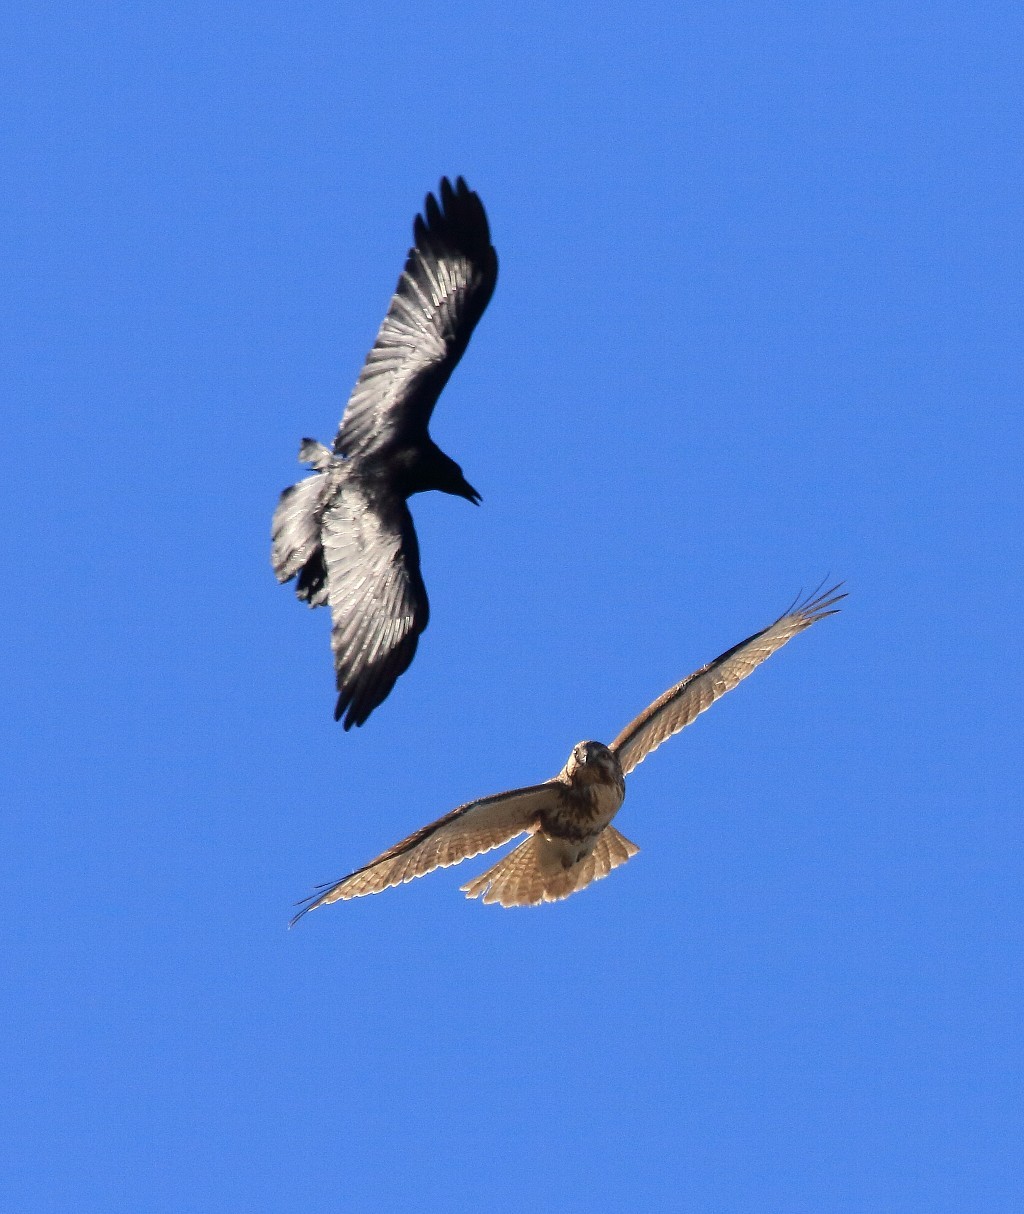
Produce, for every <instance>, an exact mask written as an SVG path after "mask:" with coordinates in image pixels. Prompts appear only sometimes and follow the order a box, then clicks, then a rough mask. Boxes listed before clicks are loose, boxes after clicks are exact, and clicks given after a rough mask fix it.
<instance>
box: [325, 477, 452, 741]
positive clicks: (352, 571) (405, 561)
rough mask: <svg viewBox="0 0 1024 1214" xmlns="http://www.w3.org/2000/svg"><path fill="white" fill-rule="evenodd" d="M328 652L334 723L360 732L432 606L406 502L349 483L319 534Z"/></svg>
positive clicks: (407, 657) (403, 665)
mask: <svg viewBox="0 0 1024 1214" xmlns="http://www.w3.org/2000/svg"><path fill="white" fill-rule="evenodd" d="M320 542H321V544H322V545H323V563H324V568H325V569H326V574H327V599H328V602H329V603H330V607H331V648H332V649H333V650H334V669H335V673H336V675H337V686H338V702H337V705H336V706H335V709H334V719H335V720H336V721H337V720H339V719H340V718H341V716H342V715H343V714H345V728H346V729H351V727H352V726H353V725H362V723H363V722H364V721H365V720H366V718H367V717H368V716H369V715H370V713H371V712H372V711H373V710H374V709H375V708H376V707H377V705H378V704H380V703H382V702H383V700H385V699H386V698H387V696H388V693H389V692H390V691H391V688H392V687H394V685H395V680H396V679H397V678H398V676H399V675H400V674H402V673H403V671H405V670H406V669H407V668H408V666H409V663H410V662H411V661H412V659H413V655H414V654H415V652H416V645H417V643H418V641H419V635H420V633H421V632H422V631H423V629H424V628H426V626H427V618H428V616H429V605H428V603H427V591H426V587H425V586H424V585H423V578H422V576H421V574H420V552H419V544H418V543H417V542H416V532H415V530H414V529H413V525H412V516H411V515H410V514H409V509H408V507H407V506H406V504H405V501H404V499H403V498H401V497H399V496H398V495H397V494H388V493H386V492H383V491H381V490H380V489H379V488H378V487H374V488H372V489H371V488H368V487H367V486H365V485H364V484H362V483H361V482H360V481H359V480H358V478H356V477H349V478H347V479H346V480H345V481H344V483H343V485H342V488H341V491H340V492H338V493H337V494H336V495H335V497H334V499H333V500H332V501H331V503H330V505H329V506H328V507H327V508H326V509H325V510H324V513H323V519H322V522H321V528H320Z"/></svg>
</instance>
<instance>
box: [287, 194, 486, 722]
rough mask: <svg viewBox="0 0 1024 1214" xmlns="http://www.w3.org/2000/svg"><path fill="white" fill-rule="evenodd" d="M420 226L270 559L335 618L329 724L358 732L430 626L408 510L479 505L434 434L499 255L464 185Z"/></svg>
mask: <svg viewBox="0 0 1024 1214" xmlns="http://www.w3.org/2000/svg"><path fill="white" fill-rule="evenodd" d="M440 193H441V202H440V205H438V201H437V199H436V198H435V197H434V195H433V194H428V195H427V199H426V205H425V206H424V211H423V214H422V215H417V216H416V220H415V222H414V224H413V240H414V243H413V247H412V248H411V249H410V250H409V256H408V258H407V260H406V263H405V269H404V270H403V271H402V276H401V278H399V280H398V286H397V288H396V289H395V294H394V297H393V298H392V300H391V306H390V307H389V308H388V313H387V316H385V317H384V323H383V324H382V325H381V327H380V332H379V333H378V334H377V340H376V341H375V342H374V344H373V349H372V350H371V351H370V353H369V355H368V356H367V359H366V362H365V363H364V364H363V369H362V371H361V372H360V373H359V378H358V380H357V381H356V386H355V388H354V389H353V391H352V395H351V397H350V398H349V402H348V404H347V406H346V407H345V413H344V416H343V417H342V419H341V427H340V428H339V430H338V433H337V435H336V437H335V439H334V447H333V450H328V448H327V447H325V446H323V444H322V443H318V442H316V441H315V440H314V439H311V438H305V439H303V440H302V445H301V446H300V448H299V460H300V461H301V462H303V463H307V464H309V466H310V467H311V468H312V469H313V475H312V476H309V477H307V478H306V479H305V480H301V481H299V483H298V484H297V485H292V486H291V488H289V489H286V490H285V491H284V492H283V493H282V494H281V499H280V501H279V502H278V505H277V509H276V510H275V511H274V522H273V528H272V548H271V561H272V563H273V566H274V573H275V574H276V575H277V580H278V581H279V582H287V581H290V580H291V579H292V578H295V577H297V579H298V580H297V582H296V586H295V593H296V594H297V595H298V597H299V598H300V599H302V600H304V601H305V602H307V603H308V604H309V605H310V607H322V606H323V605H324V604H325V603H329V604H330V607H331V648H332V649H333V650H334V668H335V671H336V672H337V685H338V702H337V704H336V706H335V709H334V719H335V720H338V719H340V718H341V716H342V715H343V714H344V715H345V728H346V729H350V728H351V727H352V726H353V725H362V724H363V722H364V721H365V720H366V718H367V717H368V716H369V715H370V713H371V712H373V710H374V709H375V708H376V707H377V705H378V704H380V703H382V702H383V701H384V700H385V699H386V698H387V696H388V694H389V693H390V691H391V688H392V687H394V685H395V680H396V679H397V678H398V676H399V675H400V674H402V672H403V671H404V670H406V669H407V668H408V666H409V663H410V662H411V661H412V659H413V654H415V652H416V645H417V642H418V640H419V635H420V633H421V632H422V631H423V630H424V628H426V626H427V618H428V614H429V607H428V603H427V591H426V588H425V587H424V585H423V578H422V576H421V574H420V553H419V545H418V544H417V542H416V531H415V529H414V528H413V523H412V516H411V515H410V513H409V507H408V506H407V504H406V499H407V498H409V497H411V496H412V494H414V493H423V492H425V491H426V490H427V489H440V490H441V491H442V492H443V493H452V494H454V495H455V496H457V497H464V498H466V499H468V500H469V501H471V502H473V503H474V504H477V503H479V501H480V494H479V493H477V491H476V490H475V489H474V488H473V486H472V485H470V484H469V482H468V481H467V480H466V478H465V477H464V476H463V475H462V469H461V468H460V467H459V465H458V464H457V463H456V462H455V461H454V460H453V459H450V458H449V457H448V456H447V455H445V453H444V452H443V451H442V450H441V449H440V447H438V446H437V445H436V444H435V443H434V441H433V440H432V439H431V437H430V434H429V433H428V431H427V426H428V423H429V422H430V416H431V414H432V413H433V411H434V405H435V403H436V402H437V398H438V396H439V395H440V394H441V390H442V389H443V388H444V386H445V384H446V383H447V382H448V377H449V376H450V375H451V373H452V371H453V370H454V369H455V366H456V364H457V363H458V361H459V359H460V358H461V357H462V355H463V353H464V351H465V349H466V346H467V345H468V343H469V339H470V336H471V334H472V332H473V330H474V328H475V327H476V323H477V321H478V320H479V319H480V317H481V316H482V315H483V312H484V309H485V308H486V307H487V303H488V301H489V300H490V298H491V294H492V293H493V291H494V284H495V282H496V280H497V277H498V256H497V254H496V253H495V251H494V249H493V247H492V246H491V236H490V230H489V228H488V225H487V215H486V213H485V211H484V208H483V204H482V203H481V201H480V199H479V198H478V197H477V195H476V194H474V193H473V191H472V190H470V189H469V187H468V186H467V185H466V183H465V181H463V179H462V178H461V177H459V178H458V179H457V181H456V182H455V186H454V187H453V186H452V184H451V182H449V180H448V178H447V177H445V178H443V179H442V181H441V191H440Z"/></svg>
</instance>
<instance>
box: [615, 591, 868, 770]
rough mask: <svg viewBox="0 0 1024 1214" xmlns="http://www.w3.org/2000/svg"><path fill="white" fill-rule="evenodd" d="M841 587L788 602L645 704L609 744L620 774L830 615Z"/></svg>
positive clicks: (815, 592) (837, 600) (631, 767)
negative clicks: (747, 634) (786, 606)
mask: <svg viewBox="0 0 1024 1214" xmlns="http://www.w3.org/2000/svg"><path fill="white" fill-rule="evenodd" d="M841 585H842V583H841V582H840V583H839V584H838V585H835V586H832V587H831V588H830V589H829V590H824V591H822V590H821V588H820V587H819V588H818V590H816V591H813V592H812V593H811V594H810V595H809V596H808V597H807V598H806V599H804V601H803V602H797V603H794V604H793V606H792V607H790V609H789V610H788V611H787V612H785V613H784V614H783V615H781V616H779V618H778V619H777V620H776V621H775V623H774V624H772V625H770V626H769V627H768V628H763V629H762V630H761V631H760V632H755V633H754V635H753V636H750V637H747V639H746V640H745V641H740V643H739V644H738V645H734V646H733V647H732V649H729V650H727V651H726V652H725V653H723V654H722V655H721V656H720V657H717V658H715V660H714V661H713V662H709V663H708V664H707V666H703V667H702V668H701V669H700V670H697V671H695V672H694V673H693V674H691V675H688V676H687V677H686V678H685V679H683V681H682V682H681V683H677V684H676V685H675V687H671V688H669V690H668V691H666V692H665V694H664V695H663V696H660V697H659V698H658V699H657V700H655V701H654V703H653V704H651V705H650V706H649V707H648V708H645V709H644V711H643V712H642V713H641V714H640V715H639V716H638V717H637V718H636V719H635V720H633V721H631V722H630V723H629V724H628V725H627V726H626V728H625V729H624V730H623V731H622V732H621V733H620V734H619V736H618V737H617V738H616V739H615V741H614V742H613V743H612V744H611V749H612V750H613V751H615V753H616V754H617V755H618V757H619V762H620V763H621V764H622V771H623V774H627V773H629V772H631V771H632V770H633V768H634V767H636V765H637V764H638V763H640V762H641V761H642V760H643V759H645V758H646V757H647V756H648V755H649V754H650V753H651V751H652V750H655V749H656V748H657V747H658V746H660V745H661V744H662V742H664V741H665V739H666V738H670V737H671V736H672V735H673V734H674V733H678V732H679V730H680V729H682V728H684V726H686V725H689V724H690V722H691V721H693V720H694V719H695V718H696V717H697V716H699V715H700V713H702V712H703V711H704V710H705V709H706V708H710V707H711V705H712V704H713V703H714V702H715V700H717V699H718V698H719V697H720V696H723V695H725V693H726V692H727V691H731V690H732V689H733V688H734V687H735V686H736V685H737V683H740V682H741V681H742V680H743V679H745V678H746V677H747V675H748V674H750V673H751V672H752V671H753V670H754V669H756V667H758V666H760V665H761V663H762V662H763V661H764V660H765V658H768V657H771V655H772V654H773V653H774V652H775V651H776V650H777V649H781V648H782V646H783V645H785V644H786V642H787V641H790V640H792V639H793V637H795V636H796V634H797V633H798V632H803V631H804V629H805V628H810V626H811V625H812V624H814V623H816V622H817V621H818V620H821V619H824V618H825V616H827V615H835V613H836V612H837V611H838V610H839V608H838V607H836V606H835V604H836V603H838V602H839V600H840V599H843V598H845V597H846V594H845V592H842V593H840V586H841Z"/></svg>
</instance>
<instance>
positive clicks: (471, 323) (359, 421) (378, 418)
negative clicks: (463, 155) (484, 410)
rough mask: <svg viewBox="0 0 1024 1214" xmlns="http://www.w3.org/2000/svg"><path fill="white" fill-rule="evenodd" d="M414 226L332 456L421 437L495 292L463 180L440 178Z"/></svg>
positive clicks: (477, 212) (478, 215)
mask: <svg viewBox="0 0 1024 1214" xmlns="http://www.w3.org/2000/svg"><path fill="white" fill-rule="evenodd" d="M424 215H425V218H424V216H423V215H417V216H416V221H415V223H414V225H413V239H414V241H415V243H414V245H413V247H412V248H411V249H410V250H409V256H408V259H407V261H406V263H405V269H404V270H403V271H402V276H401V277H400V278H399V280H398V286H397V287H396V289H395V294H394V296H393V298H392V300H391V306H390V307H389V308H388V313H387V316H385V317H384V321H383V323H382V324H381V327H380V331H379V332H378V334H377V340H376V341H375V342H374V344H373V349H372V350H371V351H370V353H369V354H368V355H367V358H366V362H365V363H364V364H363V369H362V371H361V372H360V373H359V379H358V380H357V381H356V386H355V388H354V389H353V390H352V395H351V397H350V398H349V402H348V405H347V406H346V408H345V415H344V417H342V419H341V428H340V429H339V430H338V435H337V437H336V438H335V440H334V450H335V452H337V453H338V454H342V455H347V456H351V455H355V454H357V453H361V452H365V451H368V450H372V449H374V448H376V447H380V446H382V445H384V444H386V443H387V442H388V441H390V440H391V439H393V438H395V437H397V436H399V435H402V434H403V433H410V432H411V434H412V435H414V436H415V435H421V434H425V433H426V427H427V422H428V421H429V420H430V415H431V413H433V411H434V405H435V404H436V403H437V398H438V396H439V395H440V394H441V390H442V388H444V386H445V384H446V383H447V382H448V378H449V376H450V375H451V373H452V371H453V370H454V369H455V367H456V365H457V363H458V361H459V359H460V358H461V357H462V355H463V354H464V353H465V350H466V346H467V345H468V344H469V339H470V336H471V335H472V333H473V330H474V329H475V328H476V324H477V321H478V320H479V319H480V317H481V316H482V315H483V312H484V309H485V308H486V307H487V304H488V302H489V300H490V298H491V295H492V293H493V292H494V284H495V283H496V282H497V279H498V255H497V253H495V251H494V248H493V246H492V245H491V234H490V229H489V227H488V224H487V214H486V212H485V211H484V208H483V203H481V201H480V199H479V198H478V197H477V195H476V194H475V193H474V192H473V191H472V190H470V188H469V187H468V186H467V185H466V183H465V181H463V179H462V178H461V177H459V178H457V179H456V182H455V186H454V188H453V187H452V185H451V183H450V182H449V180H448V178H447V177H444V178H442V180H441V204H440V206H438V203H437V199H436V198H435V197H434V195H433V194H428V195H427V199H426V204H425V206H424Z"/></svg>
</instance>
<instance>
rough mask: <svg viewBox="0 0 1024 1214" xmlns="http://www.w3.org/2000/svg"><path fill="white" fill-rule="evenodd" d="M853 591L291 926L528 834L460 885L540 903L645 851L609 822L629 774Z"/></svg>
mask: <svg viewBox="0 0 1024 1214" xmlns="http://www.w3.org/2000/svg"><path fill="white" fill-rule="evenodd" d="M845 597H846V594H845V592H840V586H839V585H836V586H833V587H832V588H831V589H829V590H825V591H821V592H819V591H815V592H814V593H813V594H812V595H810V596H809V597H808V598H806V599H804V600H803V601H802V602H797V603H794V605H793V606H792V607H791V608H790V609H789V610H788V611H786V612H785V613H784V614H783V615H781V616H780V617H779V618H778V619H777V620H776V621H775V623H774V624H772V625H770V626H769V627H768V628H764V629H762V630H761V631H760V632H755V633H754V635H753V636H751V637H747V639H746V640H745V641H741V642H740V643H739V644H738V645H734V646H733V647H732V649H729V650H727V651H726V652H725V653H723V654H722V655H721V656H720V657H717V658H715V660H714V661H713V662H709V663H708V664H707V666H703V667H702V668H701V669H700V670H698V671H696V672H695V673H694V674H691V675H688V676H687V677H686V678H685V679H683V681H682V682H681V683H677V684H676V685H675V687H672V688H670V689H669V690H668V691H666V692H665V694H664V695H663V696H660V697H659V698H658V699H657V700H655V701H654V703H653V704H651V705H650V707H648V708H645V709H644V711H643V712H642V713H641V714H640V715H639V716H638V717H637V718H636V719H635V720H633V721H631V722H630V723H629V724H628V725H627V726H626V728H625V729H624V730H623V731H622V732H621V733H620V734H619V736H618V737H617V738H616V739H615V741H614V742H612V744H611V746H605V745H603V743H601V742H579V743H578V744H577V745H576V746H574V747H573V751H572V754H571V755H570V756H569V760H568V762H567V763H566V765H565V766H564V767H563V768H562V770H561V771H560V772H559V773H558V775H557V776H555V777H554V778H553V779H551V780H546V781H545V782H544V783H543V784H533V785H531V786H530V787H528V788H517V789H514V790H512V791H511V792H502V793H497V794H496V795H495V796H493V797H484V798H483V799H482V800H480V801H470V802H469V804H468V805H460V806H459V808H458V809H453V810H452V811H451V813H449V814H445V816H444V817H443V818H438V820H437V821H436V822H431V824H430V825H429V826H424V827H423V828H422V829H420V830H418V831H416V832H415V833H414V834H411V835H410V836H409V837H408V838H407V839H403V840H402V842H401V843H396V844H395V846H394V847H391V848H389V849H388V850H387V851H386V852H384V853H383V854H381V855H379V856H378V857H377V858H376V860H371V861H370V863H369V864H367V865H365V866H364V867H363V868H359V869H356V871H355V872H354V873H350V874H349V876H347V877H343V878H342V879H341V880H340V881H337V882H335V883H334V884H333V885H329V886H322V887H321V891H320V892H317V893H315V894H312V895H311V896H310V897H309V898H308V899H305V900H304V901H305V902H306V903H307V905H305V906H304V907H303V908H302V910H300V911H299V913H298V914H297V915H296V916H295V917H294V918H293V919H292V923H293V924H294V923H295V922H296V921H297V920H298V919H301V918H302V916H303V915H304V914H306V913H307V911H311V910H315V909H316V908H317V907H318V906H324V905H326V904H327V903H328V902H337V901H338V900H339V899H346V898H359V897H361V896H362V895H363V894H378V893H380V891H381V890H383V889H387V888H388V887H389V886H391V885H400V884H401V883H402V882H403V881H411V880H412V879H413V877H422V876H423V875H424V874H425V873H429V872H433V870H434V869H435V868H445V867H447V866H448V865H450V864H458V863H459V861H460V860H468V859H469V858H470V857H471V856H477V855H479V854H480V853H481V852H487V851H490V850H491V849H492V848H495V847H500V846H501V845H502V844H503V843H508V842H509V841H510V840H511V839H514V838H515V837H516V835H521V834H529V836H530V838H529V839H527V840H526V841H525V842H524V843H521V844H520V845H519V846H518V847H517V848H515V850H513V851H511V852H509V854H508V855H507V856H505V857H504V858H503V859H501V860H499V861H498V863H497V864H495V865H494V866H493V867H492V868H489V869H488V870H487V871H486V872H485V873H483V874H481V875H480V876H479V877H475V878H474V879H473V880H472V881H470V882H468V883H467V884H466V885H464V886H462V889H463V891H464V892H465V894H466V895H467V897H470V898H479V897H481V896H482V897H483V900H484V902H498V903H500V904H501V905H502V906H535V905H536V904H537V903H540V902H554V901H557V900H558V899H559V898H567V897H568V896H569V895H570V894H574V893H575V892H576V891H577V890H580V889H583V888H584V887H585V886H587V885H589V884H590V883H591V881H597V880H598V879H599V878H601V877H606V876H607V875H608V874H609V873H610V872H611V871H612V869H613V868H617V867H618V866H619V865H620V864H625V862H626V861H627V860H628V859H629V858H630V856H634V855H636V853H637V851H638V850H639V849H638V848H637V846H636V844H635V843H631V842H630V841H629V840H628V839H627V838H626V837H625V836H624V835H621V834H620V833H619V832H618V831H617V830H616V829H615V827H614V826H612V824H611V822H612V819H613V818H614V817H615V815H616V814H617V813H618V811H619V808H620V807H621V805H622V801H623V798H624V796H625V793H626V784H625V777H626V776H627V775H628V774H629V773H630V772H631V771H632V770H633V768H634V767H636V765H637V764H638V763H640V762H641V761H642V760H643V759H645V758H646V757H647V755H649V754H650V753H651V751H652V750H655V749H656V748H657V747H658V746H660V745H661V744H662V742H664V741H665V739H666V738H669V737H671V736H672V734H674V733H678V732H679V730H681V729H682V728H683V727H684V726H686V725H689V724H690V722H691V721H693V720H694V719H695V718H696V717H697V716H698V715H699V714H700V713H702V712H703V711H704V710H705V709H706V708H710V707H711V705H712V704H713V703H714V702H715V700H717V699H718V698H719V697H720V696H723V695H725V693H726V692H727V691H731V690H732V689H733V688H734V687H735V686H736V684H737V683H739V682H740V681H741V680H742V679H745V678H746V677H747V675H748V674H750V673H751V671H752V670H754V668H755V667H757V666H759V665H760V664H761V663H762V662H763V661H764V660H765V658H767V657H770V656H771V654H773V653H774V652H775V651H776V650H777V649H781V648H782V646H783V645H785V644H786V642H787V641H789V640H791V639H792V638H793V637H795V636H796V634H797V633H798V632H803V630H804V629H805V628H810V626H811V625H812V624H814V623H817V621H818V620H821V619H824V618H825V616H828V615H835V614H836V612H837V611H838V610H839V608H838V607H836V603H838V602H839V600H840V599H843V598H845Z"/></svg>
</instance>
